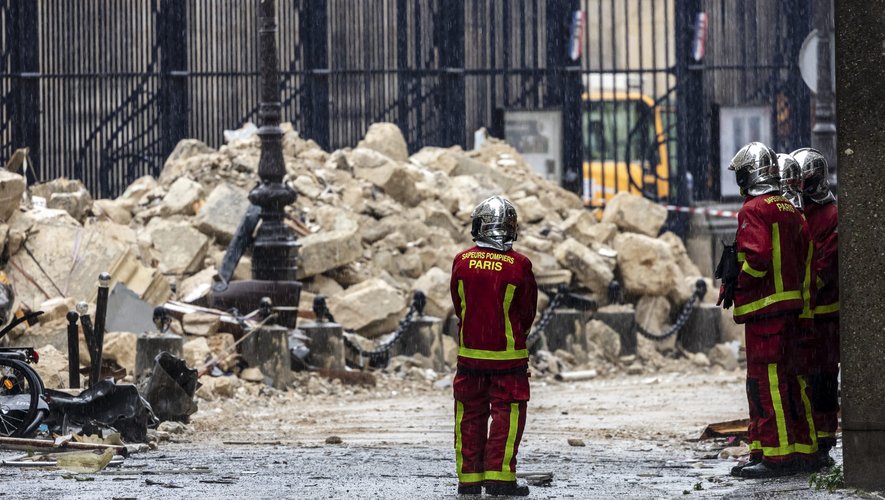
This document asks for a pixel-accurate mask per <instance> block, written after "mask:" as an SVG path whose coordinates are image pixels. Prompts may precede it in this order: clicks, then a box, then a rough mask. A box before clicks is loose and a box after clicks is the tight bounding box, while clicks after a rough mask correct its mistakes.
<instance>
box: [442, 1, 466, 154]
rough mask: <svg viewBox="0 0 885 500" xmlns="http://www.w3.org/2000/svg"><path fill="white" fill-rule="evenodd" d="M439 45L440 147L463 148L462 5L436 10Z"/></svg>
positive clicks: (464, 115)
mask: <svg viewBox="0 0 885 500" xmlns="http://www.w3.org/2000/svg"><path fill="white" fill-rule="evenodd" d="M437 21H438V23H439V28H438V29H440V30H441V31H440V34H441V36H440V37H437V43H438V44H439V54H440V66H441V68H442V70H443V75H442V77H441V78H440V93H441V103H442V108H441V112H442V115H443V118H442V120H441V121H440V128H441V132H442V133H441V134H440V138H441V140H442V144H439V145H440V146H444V147H445V146H451V145H454V144H458V145H461V146H465V147H466V145H467V144H466V142H467V141H466V139H467V137H466V131H465V130H464V129H465V123H466V122H467V117H466V113H467V112H466V108H465V99H464V90H465V84H464V6H463V5H457V6H455V7H453V8H444V9H441V10H440V19H438V20H437Z"/></svg>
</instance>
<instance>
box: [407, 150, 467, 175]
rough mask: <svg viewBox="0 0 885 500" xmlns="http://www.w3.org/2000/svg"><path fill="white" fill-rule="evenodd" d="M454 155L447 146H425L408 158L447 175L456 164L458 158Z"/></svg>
mask: <svg viewBox="0 0 885 500" xmlns="http://www.w3.org/2000/svg"><path fill="white" fill-rule="evenodd" d="M456 155H457V153H454V152H453V151H452V150H451V149H448V148H439V147H433V146H427V147H424V148H422V149H421V150H420V151H418V152H417V153H415V154H413V155H412V156H411V157H410V158H409V160H410V161H411V162H412V163H414V164H416V165H420V166H422V167H424V168H428V169H430V170H434V171H437V172H442V173H444V174H446V175H447V176H448V175H451V173H452V171H453V170H454V169H455V168H456V167H457V166H458V161H459V158H458V157H457V156H456ZM458 156H460V155H458Z"/></svg>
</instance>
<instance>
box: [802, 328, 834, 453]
mask: <svg viewBox="0 0 885 500" xmlns="http://www.w3.org/2000/svg"><path fill="white" fill-rule="evenodd" d="M814 338H815V342H816V344H817V345H816V347H817V349H815V353H816V356H815V358H814V360H813V363H812V369H811V370H810V372H809V373H808V375H807V378H808V385H809V389H810V391H811V406H812V408H813V411H814V427H815V429H816V430H817V438H818V440H819V441H820V442H821V443H823V444H825V445H826V446H828V447H830V448H832V447H833V446H835V444H836V430H837V429H838V428H839V317H838V316H836V317H826V318H815V319H814Z"/></svg>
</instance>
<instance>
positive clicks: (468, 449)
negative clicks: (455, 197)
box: [451, 196, 538, 496]
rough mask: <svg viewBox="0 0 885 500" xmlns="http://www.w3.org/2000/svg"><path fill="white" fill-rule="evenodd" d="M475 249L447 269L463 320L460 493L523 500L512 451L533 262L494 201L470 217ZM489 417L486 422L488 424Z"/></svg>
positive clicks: (533, 293) (458, 396)
mask: <svg viewBox="0 0 885 500" xmlns="http://www.w3.org/2000/svg"><path fill="white" fill-rule="evenodd" d="M471 217H472V218H473V225H472V228H471V235H472V236H473V240H474V241H475V242H476V246H474V247H473V248H470V249H468V250H465V251H463V252H461V253H459V254H458V255H457V256H456V257H455V261H454V263H453V265H452V281H451V293H452V302H453V303H454V306H455V313H456V314H457V315H458V318H459V319H460V333H459V349H458V372H457V374H456V375H455V379H454V382H453V384H452V385H453V390H454V396H455V462H456V467H457V472H458V493H459V494H472V495H478V494H481V493H482V486H483V485H484V486H485V490H486V493H487V494H489V495H507V496H526V495H528V493H529V489H528V486H522V485H517V483H516V454H517V451H518V449H519V442H520V440H521V439H522V431H523V428H524V427H525V417H526V403H527V401H528V400H529V377H528V357H529V354H528V349H527V347H526V337H527V336H528V334H529V329H530V327H531V325H532V321H533V320H534V318H535V311H536V308H537V300H538V287H537V285H536V283H535V277H534V274H533V273H532V263H531V262H530V261H529V259H528V258H526V257H525V256H524V255H522V254H519V253H517V252H515V251H513V250H512V245H513V242H514V241H515V240H516V236H517V223H516V209H515V208H514V207H513V205H512V204H511V203H510V202H509V201H507V200H506V199H504V198H502V197H500V196H492V197H491V198H489V199H487V200H485V201H483V202H482V203H480V204H479V205H477V207H476V208H475V209H474V210H473V213H472V214H471ZM489 417H491V425H489Z"/></svg>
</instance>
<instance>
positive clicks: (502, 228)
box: [470, 196, 517, 252]
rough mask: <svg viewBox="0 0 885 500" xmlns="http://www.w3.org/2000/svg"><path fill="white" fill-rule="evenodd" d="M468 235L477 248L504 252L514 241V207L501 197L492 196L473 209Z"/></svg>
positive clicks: (515, 232) (515, 233)
mask: <svg viewBox="0 0 885 500" xmlns="http://www.w3.org/2000/svg"><path fill="white" fill-rule="evenodd" d="M470 217H471V218H472V219H473V225H472V226H471V228H470V235H471V236H473V241H475V242H476V244H477V245H478V246H481V247H483V248H491V249H494V250H498V251H500V252H506V251H508V250H510V249H511V248H512V247H513V242H514V241H516V236H517V224H516V207H514V206H513V204H512V203H510V201H508V200H507V199H506V198H503V197H501V196H492V197H491V198H488V199H486V200H484V201H483V202H482V203H480V204H479V205H477V206H476V208H474V209H473V212H472V213H471V214H470Z"/></svg>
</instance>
